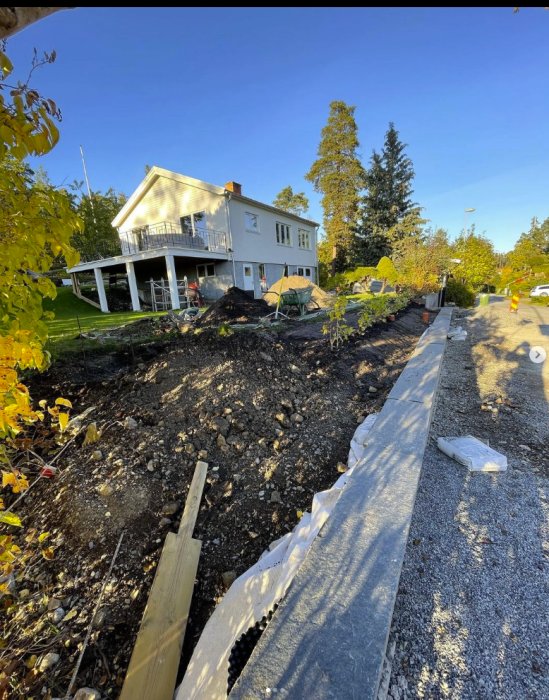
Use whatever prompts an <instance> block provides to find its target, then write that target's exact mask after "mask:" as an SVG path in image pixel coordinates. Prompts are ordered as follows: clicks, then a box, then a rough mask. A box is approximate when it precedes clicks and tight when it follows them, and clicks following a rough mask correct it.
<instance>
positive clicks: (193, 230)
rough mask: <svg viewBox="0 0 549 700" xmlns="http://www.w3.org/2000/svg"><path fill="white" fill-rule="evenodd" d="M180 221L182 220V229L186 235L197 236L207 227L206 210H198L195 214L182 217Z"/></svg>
mask: <svg viewBox="0 0 549 700" xmlns="http://www.w3.org/2000/svg"><path fill="white" fill-rule="evenodd" d="M179 221H180V222H181V231H182V232H183V233H184V234H185V235H186V236H196V235H198V234H200V233H201V232H203V231H204V230H205V228H206V212H204V211H196V212H194V213H193V214H187V215H186V216H182V217H180V219H179Z"/></svg>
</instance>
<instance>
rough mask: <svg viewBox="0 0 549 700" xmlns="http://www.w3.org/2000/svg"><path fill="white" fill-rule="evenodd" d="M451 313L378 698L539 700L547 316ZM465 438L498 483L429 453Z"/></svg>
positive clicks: (544, 625)
mask: <svg viewBox="0 0 549 700" xmlns="http://www.w3.org/2000/svg"><path fill="white" fill-rule="evenodd" d="M542 313H543V314H544V315H540V312H539V310H537V309H527V308H525V309H523V310H521V312H519V315H518V316H517V317H512V316H510V315H509V312H508V305H507V303H505V302H500V303H495V304H491V305H490V306H489V307H484V308H478V309H476V310H475V311H471V312H463V311H459V310H457V313H455V314H454V319H453V324H452V325H453V326H454V327H455V326H457V325H462V326H463V327H464V328H465V329H466V330H467V331H468V337H467V339H466V341H464V342H460V341H448V346H447V349H446V354H445V360H444V364H443V369H442V375H441V386H440V389H439V394H438V397H437V404H436V408H435V413H434V417H433V423H432V426H431V434H430V439H429V444H428V447H427V450H426V453H425V459H424V465H423V472H422V477H421V481H420V485H419V490H418V494H417V500H416V505H415V510H414V516H413V519H412V524H411V528H410V533H409V540H408V545H407V550H406V557H405V561H404V566H403V570H402V575H401V579H400V585H399V591H398V595H397V600H396V604H395V611H394V616H393V624H392V629H391V634H390V639H389V645H388V648H389V649H390V650H392V649H393V648H394V656H393V659H392V673H391V679H390V685H389V693H388V696H387V697H388V698H389V699H390V700H391V699H392V700H403V699H405V698H460V699H463V700H466V699H469V698H471V699H472V698H483V699H485V698H490V699H491V700H492V699H498V698H501V699H504V698H505V699H506V700H507V699H509V698H511V699H514V698H517V699H520V700H522V699H525V698H528V699H536V700H537V699H538V698H539V699H541V698H548V697H549V585H548V584H549V579H548V571H549V527H548V521H549V503H548V494H547V485H548V477H549V463H548V458H547V445H548V444H549V421H548V408H547V400H546V397H547V396H549V372H548V370H549V366H545V365H549V361H546V363H545V365H543V366H542V365H534V363H532V362H530V360H529V359H528V350H529V347H530V346H531V345H542V346H543V345H545V346H546V345H547V335H548V333H547V331H548V328H549V327H548V325H547V322H548V321H549V310H543V311H542ZM467 434H471V435H475V436H476V437H478V438H480V439H482V440H484V441H486V442H489V444H490V446H491V447H493V448H494V449H497V450H498V451H500V452H502V453H504V454H506V455H507V458H508V462H509V466H508V471H507V472H504V473H500V474H487V473H476V474H475V473H470V472H468V470H467V469H466V467H463V466H461V465H460V464H458V463H457V462H455V461H453V460H451V459H449V458H448V457H446V456H445V455H444V454H442V453H441V452H440V451H439V450H438V449H437V447H436V438H437V437H439V436H455V435H467Z"/></svg>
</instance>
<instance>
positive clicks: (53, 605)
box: [48, 598, 61, 612]
mask: <svg viewBox="0 0 549 700" xmlns="http://www.w3.org/2000/svg"><path fill="white" fill-rule="evenodd" d="M60 607H61V601H60V600H59V598H50V599H49V600H48V610H49V611H50V612H51V611H52V610H57V608H60Z"/></svg>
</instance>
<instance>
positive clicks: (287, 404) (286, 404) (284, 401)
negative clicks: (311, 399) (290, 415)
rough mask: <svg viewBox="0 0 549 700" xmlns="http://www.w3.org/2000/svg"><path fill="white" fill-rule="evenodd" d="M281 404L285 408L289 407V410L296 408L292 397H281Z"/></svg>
mask: <svg viewBox="0 0 549 700" xmlns="http://www.w3.org/2000/svg"><path fill="white" fill-rule="evenodd" d="M280 405H281V406H283V407H284V408H287V409H288V410H289V411H293V410H294V405H293V403H292V402H291V401H290V399H280Z"/></svg>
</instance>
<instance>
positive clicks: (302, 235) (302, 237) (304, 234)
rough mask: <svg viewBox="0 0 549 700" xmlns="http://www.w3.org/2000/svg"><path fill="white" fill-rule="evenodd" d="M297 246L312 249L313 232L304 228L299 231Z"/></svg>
mask: <svg viewBox="0 0 549 700" xmlns="http://www.w3.org/2000/svg"><path fill="white" fill-rule="evenodd" d="M297 244H298V246H299V247H300V248H306V249H307V250H310V249H311V232H310V231H307V230H306V229H304V228H300V229H298V230H297Z"/></svg>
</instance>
